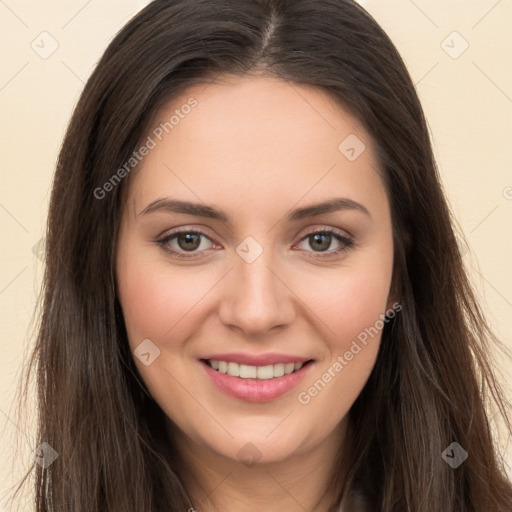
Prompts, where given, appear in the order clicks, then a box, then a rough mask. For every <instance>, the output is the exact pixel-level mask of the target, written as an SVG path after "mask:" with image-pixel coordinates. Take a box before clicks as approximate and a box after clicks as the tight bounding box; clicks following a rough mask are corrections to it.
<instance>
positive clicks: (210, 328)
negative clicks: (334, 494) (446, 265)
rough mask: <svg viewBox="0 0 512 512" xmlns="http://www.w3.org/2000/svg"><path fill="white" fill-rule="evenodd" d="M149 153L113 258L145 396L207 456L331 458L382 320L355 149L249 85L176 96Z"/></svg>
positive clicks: (386, 267)
mask: <svg viewBox="0 0 512 512" xmlns="http://www.w3.org/2000/svg"><path fill="white" fill-rule="evenodd" d="M192 98H193V100H192ZM185 105H189V106H190V105H193V106H191V107H190V108H188V107H185ZM176 111H177V112H176ZM173 115H174V116H175V117H174V119H173V120H172V121H171V123H172V125H171V124H169V120H170V119H171V116H173ZM166 122H167V123H168V124H167V128H166V129H162V126H164V125H165V123H166ZM160 123H162V124H160ZM167 132H168V133H167ZM149 137H150V138H151V140H152V142H148V144H147V145H148V147H150V150H149V151H148V152H147V155H146V156H145V157H144V158H143V160H142V162H141V166H140V167H139V168H138V169H137V171H136V173H135V172H134V174H133V175H132V176H130V178H131V182H130V187H129V189H128V194H127V201H126V206H125V209H124V211H123V215H122V222H121V226H120V231H119V239H118V246H117V252H116V279H117V285H118V291H119V299H120V302H121V306H122V310H123V314H124V319H125V323H126V327H127V332H128V337H129V344H130V348H131V351H132V353H134V361H135V364H136V365H137V368H138V370H139V372H140V374H141V376H142V379H143V380H144V382H145V383H146V385H147V388H148V390H149V392H150V393H151V394H152V396H153V397H154V399H155V400H156V402H157V403H158V404H159V405H160V407H161V408H162V409H163V411H164V412H165V413H166V415H167V416H168V418H169V419H170V420H171V422H170V423H171V424H172V425H173V428H175V429H176V432H177V435H180V436H182V437H183V439H184V440H186V441H187V442H188V443H190V444H191V445H192V446H195V447H198V449H199V450H202V451H203V452H204V453H205V454H206V453H209V454H217V455H219V456H222V457H224V458H228V459H230V460H233V461H235V460H243V459H246V458H247V457H249V458H252V459H254V460H256V459H258V460H259V461H260V462H277V461H283V460H286V459H291V458H292V457H297V456H299V455H300V454H305V453H307V452H310V451H311V450H314V449H315V448H317V447H319V446H321V445H322V444H323V443H326V442H327V440H331V442H332V443H336V442H339V436H335V435H334V434H335V433H339V432H340V426H341V425H344V424H345V423H346V419H347V413H348V411H349V409H350V407H351V405H352V404H353V402H354V401H355V399H356V398H357V396H358V395H359V393H360V392H361V390H362V388H363V386H364V384H365V383H366V381H367V379H368V377H369V374H370V372H371V370H372V367H373V365H374V363H375V360H376V356H377V352H378V348H379V343H380V338H381V331H382V326H383V324H384V322H383V318H384V316H383V315H384V314H385V312H386V311H389V309H390V308H391V307H392V304H393V301H392V299H391V297H390V286H391V277H392V266H393V242H392V226H391V217H390V208H389V203H388V199H387V196H386V193H385V189H384V185H383V182H382V181H381V178H380V176H379V174H378V171H377V170H378V162H377V161H376V159H375V155H374V146H373V144H372V140H371V139H370V136H369V135H368V133H367V132H366V131H365V130H364V129H363V128H362V127H361V126H360V125H359V123H358V122H357V120H356V119H354V118H353V117H351V116H350V115H348V113H347V112H346V111H345V110H344V109H342V107H340V106H339V105H338V104H337V103H335V102H334V101H333V100H332V99H331V98H330V97H329V96H328V95H327V93H325V92H324V91H323V90H320V89H318V88H312V87H307V86H302V85H297V84H288V83H286V82H283V81H280V80H278V79H274V78H269V77H261V76H260V77H251V78H234V77H229V78H228V79H226V80H224V81H223V82H221V83H215V84H209V85H207V86H205V85H195V86H193V87H191V88H189V89H188V90H187V91H186V92H185V93H184V94H182V95H181V96H180V97H176V98H174V99H173V101H172V104H169V105H168V106H167V107H166V108H164V109H162V111H161V112H160V114H159V118H158V119H157V120H156V123H155V130H154V131H153V132H151V133H150V134H149ZM347 137H348V138H347ZM147 141H149V139H147ZM363 144H364V146H363ZM320 204H323V205H324V206H321V207H318V208H316V209H315V208H312V207H313V206H317V205H320ZM193 205H195V206H193ZM187 232H188V233H187ZM212 361H213V362H212ZM295 363H297V364H295ZM300 363H303V366H302V367H300ZM211 366H213V368H212V367H211ZM217 368H218V370H217ZM292 368H293V372H292V373H287V372H290V371H291V369H292ZM226 371H227V372H228V373H223V372H226ZM237 374H238V376H237ZM249 443H251V444H249ZM331 448H332V446H331Z"/></svg>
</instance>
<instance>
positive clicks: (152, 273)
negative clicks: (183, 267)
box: [117, 251, 209, 346]
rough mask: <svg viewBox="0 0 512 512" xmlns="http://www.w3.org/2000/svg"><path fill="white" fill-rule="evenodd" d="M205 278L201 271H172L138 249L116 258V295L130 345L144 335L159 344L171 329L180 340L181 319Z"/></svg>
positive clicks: (200, 289) (199, 294) (199, 295)
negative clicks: (122, 257)
mask: <svg viewBox="0 0 512 512" xmlns="http://www.w3.org/2000/svg"><path fill="white" fill-rule="evenodd" d="M205 279H206V281H207V282H209V279H207V276H201V273H200V272H186V271H181V272H180V271H179V270H177V271H172V270H171V269H170V268H169V267H167V266H166V265H162V259H161V258H160V259H159V260H158V261H156V260H154V259H148V257H147V256H144V255H142V254H138V253H137V251H133V252H131V254H130V255H129V258H126V259H124V260H122V261H119V263H118V267H117V282H118V290H119V298H120V302H121V305H122V309H123V315H124V319H125V323H126V328H127V332H128V337H129V340H130V345H132V346H133V345H137V344H138V343H140V341H142V339H145V338H149V339H151V340H152V341H154V342H155V343H159V342H160V341H163V340H164V339H165V337H166V336H168V335H169V333H170V332H172V333H173V335H172V337H173V338H176V339H179V332H180V328H181V327H182V325H184V324H185V323H186V322H182V320H183V319H185V318H186V316H187V314H189V313H190V311H191V310H192V309H193V307H194V305H195V304H196V303H197V302H198V301H199V300H200V298H201V294H202V293H201V291H202V290H204V288H205V287H206V285H205V282H204V280H205ZM201 282H202V285H200V283H201Z"/></svg>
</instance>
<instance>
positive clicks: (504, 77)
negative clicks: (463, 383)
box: [0, 0, 512, 512]
mask: <svg viewBox="0 0 512 512" xmlns="http://www.w3.org/2000/svg"><path fill="white" fill-rule="evenodd" d="M319 1H321V0H319ZM147 3H148V2H145V1H142V0H140V1H136V0H107V1H101V2H100V1H98V0H89V1H87V0H68V1H66V2H64V1H60V2H59V1H57V0H47V1H44V2H34V1H32V2H27V1H22V0H5V1H4V0H0V48H1V52H2V61H1V62H2V66H1V68H0V111H1V118H0V140H1V153H0V169H1V175H0V176H1V177H0V183H1V186H0V227H1V230H2V238H1V240H2V250H1V252H0V312H1V325H2V335H1V338H0V354H1V357H0V389H2V393H1V398H0V512H3V511H6V510H10V509H9V508H8V505H7V504H6V498H7V497H8V496H9V495H10V487H11V485H13V484H14V483H15V482H16V480H17V479H18V478H19V476H20V471H23V469H24V468H25V467H26V466H27V464H28V461H29V460H30V454H31V452H32V450H33V449H34V448H35V446H32V444H31V440H30V433H31V428H30V425H31V424H32V423H33V421H31V419H30V417H28V418H27V419H26V421H25V422H22V421H19V419H18V418H17V417H16V415H15V409H14V404H15V402H14V398H15V391H16V387H17V384H18V378H19V372H20V369H21V367H22V365H23V361H24V359H23V358H24V357H25V355H26V352H27V351H28V350H29V349H30V347H31V344H32V340H33V332H32V331H31V330H30V327H31V318H32V313H33V309H34V306H35V300H36V296H37V294H38V290H39V286H40V282H41V276H42V269H43V267H42V262H41V261H40V260H39V259H38V257H37V244H38V242H39V240H40V239H41V238H42V233H43V229H44V223H45V216H46V212H47V205H48V197H49V192H50V186H51V180H52V175H53V172H54V165H55V160H56V157H57V153H58V150H59V146H60V144H61V141H62V137H63V134H64V130H65V127H66V124H67V122H68V119H69V117H70V115H71V112H72V109H73V106H74V105H75V103H76V101H77V99H78V96H79V94H80V92H81V90H82V88H83V85H84V83H85V81H86V79H87V78H88V76H89V74H90V73H91V71H92V69H93V67H94V65H95V63H96V62H97V61H98V59H99V57H100V56H101V54H102V52H103V51H104V49H105V48H106V46H107V44H108V42H109V41H110V40H111V38H112V37H113V35H114V34H115V33H116V32H117V31H118V30H119V29H120V28H121V27H122V26H123V25H124V23H125V22H126V21H127V20H128V19H129V18H130V17H131V16H132V15H133V14H135V13H136V12H137V11H138V10H139V9H140V8H141V7H143V6H144V5H146V4H147ZM360 3H362V4H363V5H364V6H365V7H366V8H367V9H368V10H369V12H370V13H371V14H372V15H373V16H374V17H375V18H376V20H377V21H378V22H379V23H380V24H381V25H382V26H383V28H384V29H385V30H386V31H387V32H388V34H389V35H390V36H391V39H392V40H393V41H394V42H395V44H396V46H397V47H398V50H399V51H400V53H401V54H402V56H403V57H404V60H405V61H406V64H407V65H408V67H409V70H410V72H411V75H412V77H413V79H414V81H415V83H416V85H417V89H418V93H419V95H420V98H421V100H422V102H423V106H424V109H425V113H426V116H427V119H428V122H429V125H430V129H431V136H432V140H433V142H434V146H435V152H436V158H437V160H438V163H439V166H440V170H441V173H442V178H443V181H444V185H445V188H446V193H447V195H448V198H449V201H450V203H451V205H452V207H453V210H454V212H455V215H456V217H457V220H458V222H459V224H460V226H461V229H462V230H463V232H464V233H465V235H466V238H467V241H468V244H469V250H468V252H467V253H466V255H465V257H464V259H465V262H466V264H467V267H468V270H469V271H470V272H471V275H472V278H473V282H474V284H475V287H476V288H477V290H478V292H479V295H480V297H481V301H482V305H483V307H484V310H485V311H486V312H487V314H488V317H489V320H490V322H491V325H492V326H493V327H494V329H495V331H496V333H497V334H498V335H499V337H501V339H502V340H503V341H504V342H505V343H506V344H507V345H508V346H509V347H510V348H512V269H511V261H512V235H511V232H512V230H511V225H512V167H511V162H512V139H511V137H512V71H511V64H510V63H511V53H512V52H511V50H512V30H511V28H512V26H511V22H512V1H511V0H500V1H497V0H472V1H467V0H459V1H454V0H414V1H413V0H367V1H361V2H360ZM454 31H456V32H458V34H452V33H453V32H454ZM43 32H47V34H43V35H41V34H42V33H43ZM443 41H444V42H443ZM57 44H58V48H57V49H56V50H55V51H54V53H52V54H51V55H48V54H49V53H50V52H51V50H52V49H53V46H56V45H57ZM466 45H468V47H467V49H466V50H465V51H464V52H462V50H464V48H465V47H466ZM43 57H46V58H43ZM500 361H501V362H503V364H502V365H501V369H502V371H503V374H504V379H505V380H504V385H505V390H506V393H507V396H508V397H509V398H510V397H512V393H511V388H512V375H511V374H512V372H511V370H512V362H511V361H505V360H504V359H503V358H500ZM454 364H456V362H454ZM15 436H17V438H18V439H19V441H18V442H19V445H20V453H19V454H17V455H16V454H15V453H14V446H15V444H14V439H15ZM502 450H503V451H505V450H507V451H508V456H507V461H508V465H509V470H510V465H511V463H512V457H511V455H510V451H511V450H510V443H509V440H508V439H506V438H502ZM2 507H3V508H2ZM22 509H24V510H29V507H28V506H26V505H25V506H24V507H22Z"/></svg>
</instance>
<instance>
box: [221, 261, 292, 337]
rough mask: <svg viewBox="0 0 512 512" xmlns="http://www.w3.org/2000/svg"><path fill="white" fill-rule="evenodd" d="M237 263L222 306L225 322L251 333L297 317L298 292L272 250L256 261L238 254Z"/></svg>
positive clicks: (223, 321) (251, 334) (254, 333)
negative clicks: (275, 260) (287, 280)
mask: <svg viewBox="0 0 512 512" xmlns="http://www.w3.org/2000/svg"><path fill="white" fill-rule="evenodd" d="M234 265H235V267H234V268H233V269H232V271H231V272H229V274H228V276H227V279H226V280H225V283H224V288H223V295H222V299H221V303H220V306H219V318H220V320H221V322H222V323H223V324H224V325H226V326H228V327H230V328H231V329H239V330H241V331H242V332H243V333H244V334H245V335H247V336H257V335H262V334H265V333H268V331H270V330H272V329H274V328H277V327H281V328H283V327H284V326H286V325H289V324H291V322H292V321H293V319H294V316H295V308H294V299H293V297H294V294H293V292H292V291H291V290H290V288H289V287H288V286H287V284H286V280H285V279H284V275H283V272H282V271H281V272H280V271H279V269H278V268H277V267H276V265H275V262H273V260H272V258H271V257H270V251H263V253H262V254H261V255H260V257H259V258H257V259H256V261H253V262H252V263H247V262H246V261H244V260H243V259H242V258H239V257H237V258H235V261H234Z"/></svg>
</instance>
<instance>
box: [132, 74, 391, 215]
mask: <svg viewBox="0 0 512 512" xmlns="http://www.w3.org/2000/svg"><path fill="white" fill-rule="evenodd" d="M190 105H193V106H192V107H191V106H190ZM151 130H152V131H151V132H150V133H149V134H148V135H149V137H151V138H152V140H153V141H154V147H153V149H151V151H149V153H148V154H147V156H145V157H144V159H143V161H142V162H141V166H140V168H139V169H138V170H137V174H136V175H135V176H133V178H134V179H133V182H132V184H131V186H130V192H129V196H130V198H131V203H132V206H133V208H134V209H136V211H137V212H138V211H140V210H141V208H142V207H143V206H144V203H147V202H148V201H150V200H154V199H155V198H157V197H158V196H162V195H164V194H167V195H176V194H178V195H179V194H180V192H183V193H184V194H186V195H187V196H189V197H190V198H192V196H193V195H195V196H196V197H195V199H196V200H197V199H198V198H199V199H202V198H203V197H204V198H205V200H206V199H207V198H208V197H210V198H213V199H214V201H215V202H217V200H218V199H219V198H221V199H222V201H223V202H226V201H229V200H232V201H233V202H234V203H236V201H237V200H238V201H239V202H240V204H244V203H245V202H246V201H247V200H248V199H249V198H250V200H251V201H253V202H254V206H257V204H259V203H260V204H262V205H263V202H260V201H259V199H258V197H259V196H260V195H261V196H266V197H267V201H268V197H274V198H275V197H276V196H277V197H278V198H279V200H280V201H283V202H285V201H288V200H289V201H291V202H293V203H296V202H297V201H298V200H299V199H300V197H301V196H304V195H306V194H307V195H308V196H309V198H310V199H311V200H314V199H317V198H322V199H323V198H325V194H326V192H330V191H331V190H332V189H336V191H338V192H339V193H344V194H345V195H355V196H359V198H360V199H361V200H362V199H363V196H366V198H367V199H373V200H376V199H378V197H377V196H381V197H380V199H381V200H382V193H383V186H382V182H381V180H380V176H379V166H378V162H377V160H376V158H375V152H374V144H373V141H372V140H371V138H370V136H369V134H368V133H367V132H366V131H365V130H364V128H363V127H362V125H361V124H360V123H359V121H358V120H357V119H356V118H355V117H353V116H352V115H350V114H349V113H348V112H347V111H346V110H345V109H344V108H343V107H342V106H341V104H340V103H339V102H337V101H336V100H335V99H334V98H333V97H332V96H331V95H329V94H328V93H327V91H325V90H323V89H320V88H317V87H312V86H306V85H303V84H296V83H290V82H285V81H283V80H279V79H277V78H273V77H267V76H255V77H254V76H253V77H243V78H241V77H233V76H224V77H217V78H216V79H215V81H214V82H212V83H205V84H196V85H193V86H191V87H189V88H188V89H186V90H185V91H183V92H182V93H181V94H180V95H179V96H177V97H175V98H173V99H172V100H171V101H170V102H169V103H168V104H167V105H165V107H163V108H162V109H161V110H160V111H159V113H158V115H157V116H156V118H155V121H154V122H153V125H152V128H151ZM191 194H192V196H191ZM262 199H264V197H262ZM354 199H356V198H354ZM356 200H357V199H356Z"/></svg>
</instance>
